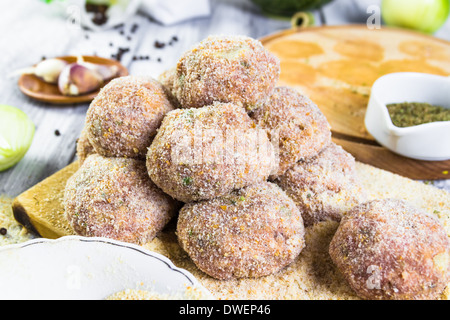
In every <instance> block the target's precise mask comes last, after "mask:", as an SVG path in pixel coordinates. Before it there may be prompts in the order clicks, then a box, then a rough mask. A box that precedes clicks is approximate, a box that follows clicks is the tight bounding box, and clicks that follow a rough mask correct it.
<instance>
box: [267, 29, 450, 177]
mask: <svg viewBox="0 0 450 320" xmlns="http://www.w3.org/2000/svg"><path fill="white" fill-rule="evenodd" d="M261 42H262V43H263V45H264V46H265V47H266V48H267V49H268V50H270V51H271V52H273V53H274V54H275V55H276V56H278V58H279V59H280V62H281V75H280V81H279V85H287V86H291V87H294V88H296V89H298V90H299V91H300V92H302V93H303V94H305V95H306V96H308V97H309V98H311V100H313V101H314V102H315V103H316V104H317V105H318V106H319V108H320V109H321V110H322V112H323V113H324V114H325V116H326V117H327V119H328V121H329V122H330V124H331V127H332V131H333V138H334V139H335V142H336V143H338V144H340V145H342V147H343V148H344V149H346V150H347V151H348V152H350V153H352V154H353V156H354V157H355V158H356V159H357V160H359V161H361V162H364V163H367V164H371V165H373V166H376V167H378V168H382V169H386V170H389V171H391V172H394V173H398V174H400V175H402V176H405V177H409V178H411V179H422V180H434V179H449V178H450V174H449V172H450V160H448V161H432V162H430V161H418V160H414V159H408V158H405V157H403V156H400V155H396V154H394V153H392V152H390V151H389V150H387V149H386V148H384V147H381V146H380V145H379V144H378V143H377V142H376V141H375V140H374V138H373V137H372V136H371V135H370V134H369V133H368V132H367V130H366V128H365V125H364V116H365V111H366V106H367V103H368V101H369V96H370V89H371V86H372V84H373V83H374V81H375V80H376V79H377V78H379V77H380V76H382V75H385V74H388V73H392V72H424V73H431V74H437V75H450V42H447V41H444V40H440V39H437V38H434V37H431V36H427V35H423V34H421V33H417V32H413V31H407V30H404V29H395V28H384V27H383V28H382V29H379V30H370V29H368V28H367V27H366V26H365V25H349V26H329V27H328V26H327V27H311V28H303V29H292V30H285V31H282V32H279V33H276V34H272V35H269V36H267V37H264V38H263V39H261Z"/></svg>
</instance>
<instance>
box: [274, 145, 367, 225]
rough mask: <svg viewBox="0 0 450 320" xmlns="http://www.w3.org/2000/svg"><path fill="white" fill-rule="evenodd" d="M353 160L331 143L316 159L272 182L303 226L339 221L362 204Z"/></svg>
mask: <svg viewBox="0 0 450 320" xmlns="http://www.w3.org/2000/svg"><path fill="white" fill-rule="evenodd" d="M355 165H356V164H355V159H354V158H353V156H352V155H351V154H349V153H348V152H346V151H345V150H344V149H342V147H341V146H338V145H336V144H335V143H333V142H331V143H330V145H329V146H328V147H327V148H326V149H325V150H323V151H322V152H321V153H319V154H318V155H317V156H316V157H313V158H309V159H307V160H305V161H299V162H297V163H296V164H295V165H294V166H293V167H292V168H290V169H288V170H287V171H286V172H285V173H284V174H283V175H281V176H279V177H278V178H277V179H276V180H275V182H276V183H277V184H278V185H279V186H280V187H281V188H282V189H283V190H284V191H286V193H287V194H288V195H289V196H290V197H291V198H292V199H293V200H294V201H295V203H296V204H297V206H298V208H299V209H300V211H301V212H302V215H303V220H304V221H305V225H307V226H310V225H313V224H315V223H317V222H320V221H324V220H334V221H340V219H341V218H342V216H343V215H344V214H345V212H346V211H348V210H350V209H351V208H353V207H354V206H355V205H357V204H359V203H361V202H364V201H366V199H367V195H366V192H365V190H364V189H363V187H362V185H361V183H360V182H359V180H358V175H357V172H356V166H355Z"/></svg>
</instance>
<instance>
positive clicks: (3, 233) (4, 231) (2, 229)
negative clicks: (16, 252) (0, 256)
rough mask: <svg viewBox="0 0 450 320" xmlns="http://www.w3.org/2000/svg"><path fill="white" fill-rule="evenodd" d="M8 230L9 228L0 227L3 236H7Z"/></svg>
mask: <svg viewBox="0 0 450 320" xmlns="http://www.w3.org/2000/svg"><path fill="white" fill-rule="evenodd" d="M7 232H8V230H6V228H0V234H1V235H2V236H6V233H7Z"/></svg>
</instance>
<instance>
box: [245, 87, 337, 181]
mask: <svg viewBox="0 0 450 320" xmlns="http://www.w3.org/2000/svg"><path fill="white" fill-rule="evenodd" d="M250 116H251V118H252V119H254V120H255V121H256V123H257V124H258V125H259V126H260V127H262V128H265V129H267V130H268V132H269V135H270V138H271V140H272V143H275V145H277V146H278V155H279V156H278V159H279V165H278V171H277V172H276V174H275V175H274V176H273V177H271V178H275V177H276V176H279V175H282V174H283V173H284V172H286V170H287V169H289V168H290V167H292V166H293V165H294V164H295V163H296V162H298V161H300V160H305V159H308V158H311V157H314V156H316V155H317V154H318V153H319V152H320V151H322V150H323V149H324V148H325V147H327V146H328V145H329V144H330V142H331V130H330V125H329V123H328V121H327V119H326V117H325V116H324V114H323V113H322V112H321V111H320V109H319V108H318V107H317V106H316V105H315V104H314V103H313V102H312V101H311V100H310V99H309V98H307V97H306V96H304V95H301V94H300V93H299V92H297V91H296V90H294V89H292V88H289V87H277V88H275V90H274V92H273V94H272V95H271V96H270V97H269V99H268V100H267V102H266V103H265V104H264V105H263V106H262V107H261V108H259V109H257V110H256V111H255V112H253V113H252V114H251V115H250Z"/></svg>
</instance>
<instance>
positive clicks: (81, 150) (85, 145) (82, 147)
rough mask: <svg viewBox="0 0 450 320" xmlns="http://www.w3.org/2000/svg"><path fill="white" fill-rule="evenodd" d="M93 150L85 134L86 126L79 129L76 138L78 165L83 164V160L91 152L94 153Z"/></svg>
mask: <svg viewBox="0 0 450 320" xmlns="http://www.w3.org/2000/svg"><path fill="white" fill-rule="evenodd" d="M94 153H95V150H94V147H93V146H92V144H91V142H90V141H89V139H88V136H87V130H86V127H84V128H83V130H81V133H80V137H79V138H78V140H77V157H78V161H79V162H80V165H81V164H83V162H84V160H86V158H87V157H88V156H90V155H91V154H94Z"/></svg>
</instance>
